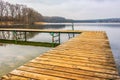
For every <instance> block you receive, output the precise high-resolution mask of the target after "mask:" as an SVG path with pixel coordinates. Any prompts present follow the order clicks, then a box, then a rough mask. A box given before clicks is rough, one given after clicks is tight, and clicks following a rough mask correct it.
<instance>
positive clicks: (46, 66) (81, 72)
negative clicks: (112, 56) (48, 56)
mask: <svg viewBox="0 0 120 80" xmlns="http://www.w3.org/2000/svg"><path fill="white" fill-rule="evenodd" d="M25 66H30V67H35V68H43V69H49V70H56V71H63V72H68V73H74V74H79V75H87V76H91V77H98V78H105V79H109V78H111V79H114V78H119V77H118V76H117V75H111V74H105V73H97V72H92V71H88V70H82V69H75V68H68V67H62V66H55V65H49V64H41V63H40V64H39V63H35V62H34V63H32V62H30V63H27V64H25Z"/></svg>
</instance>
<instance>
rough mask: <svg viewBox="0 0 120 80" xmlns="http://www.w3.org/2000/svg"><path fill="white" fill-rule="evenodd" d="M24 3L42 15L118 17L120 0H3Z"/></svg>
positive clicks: (93, 17)
mask: <svg viewBox="0 0 120 80" xmlns="http://www.w3.org/2000/svg"><path fill="white" fill-rule="evenodd" d="M3 1H8V2H10V3H14V4H16V3H17V4H25V5H27V6H28V7H32V8H34V9H35V10H37V11H38V12H40V13H41V14H42V15H43V16H62V17H65V18H69V19H98V18H120V0H3Z"/></svg>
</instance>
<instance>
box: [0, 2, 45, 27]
mask: <svg viewBox="0 0 120 80" xmlns="http://www.w3.org/2000/svg"><path fill="white" fill-rule="evenodd" d="M37 21H43V17H42V15H41V14H40V13H39V12H37V11H35V10H34V9H32V8H29V7H27V6H26V5H21V4H10V3H8V2H4V1H3V0H0V25H10V24H27V25H29V24H33V23H34V22H37Z"/></svg>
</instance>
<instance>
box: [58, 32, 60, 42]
mask: <svg viewBox="0 0 120 80" xmlns="http://www.w3.org/2000/svg"><path fill="white" fill-rule="evenodd" d="M58 35H59V44H60V42H61V41H60V32H59V33H58Z"/></svg>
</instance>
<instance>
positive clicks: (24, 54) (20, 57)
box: [0, 23, 120, 75]
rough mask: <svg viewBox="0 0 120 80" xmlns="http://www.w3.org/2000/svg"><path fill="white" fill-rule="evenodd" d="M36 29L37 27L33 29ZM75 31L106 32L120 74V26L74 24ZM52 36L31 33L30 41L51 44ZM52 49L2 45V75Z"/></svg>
mask: <svg viewBox="0 0 120 80" xmlns="http://www.w3.org/2000/svg"><path fill="white" fill-rule="evenodd" d="M33 28H35V27H33ZM37 28H39V29H57V30H58V29H61V30H72V26H70V25H66V26H65V25H61V26H55V25H54V26H40V27H38V26H37ZM74 30H91V31H92V30H97V31H106V33H107V35H108V38H109V40H110V45H111V48H112V52H113V55H114V57H115V61H116V65H117V67H118V70H119V72H120V24H80V23H77V24H74ZM51 38H52V37H51V35H50V34H49V33H31V34H30V36H29V37H28V41H36V42H37V41H38V42H51V41H52V40H51ZM68 39H69V38H68V34H61V43H63V42H66V41H67V40H68ZM49 49H51V48H45V47H35V46H21V45H14V44H12V45H11V44H2V43H0V75H3V74H6V73H8V72H10V71H11V70H13V69H15V68H17V67H19V66H20V65H22V64H24V63H26V62H27V61H29V60H31V59H33V58H35V57H36V56H38V55H40V54H41V53H44V52H45V51H47V50H49Z"/></svg>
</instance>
